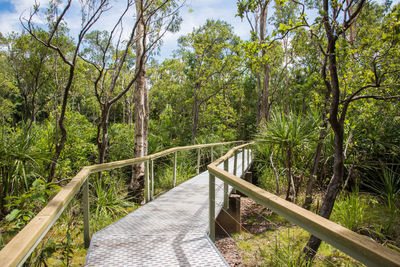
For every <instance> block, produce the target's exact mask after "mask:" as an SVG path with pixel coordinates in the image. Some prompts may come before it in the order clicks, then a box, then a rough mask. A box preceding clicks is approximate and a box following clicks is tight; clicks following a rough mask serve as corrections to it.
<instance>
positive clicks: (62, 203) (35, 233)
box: [0, 141, 243, 267]
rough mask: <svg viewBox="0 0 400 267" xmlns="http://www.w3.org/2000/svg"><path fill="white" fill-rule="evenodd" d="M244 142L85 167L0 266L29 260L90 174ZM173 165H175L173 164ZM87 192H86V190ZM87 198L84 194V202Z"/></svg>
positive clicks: (13, 243) (2, 255)
mask: <svg viewBox="0 0 400 267" xmlns="http://www.w3.org/2000/svg"><path fill="white" fill-rule="evenodd" d="M241 142H243V141H233V142H223V143H212V144H199V145H192V146H180V147H174V148H170V149H167V150H164V151H161V152H158V153H155V154H152V155H149V156H145V157H140V158H132V159H128V160H120V161H115V162H110V163H103V164H96V165H92V166H86V167H84V168H82V169H81V171H79V173H78V174H77V175H76V176H75V177H74V178H73V179H72V180H71V181H70V182H69V183H68V184H67V185H66V186H64V187H63V188H62V189H61V190H60V192H58V193H57V194H56V195H55V197H54V198H53V199H52V200H50V202H49V203H48V204H47V205H46V206H45V207H44V208H43V209H42V210H41V211H40V212H39V213H38V214H37V215H36V216H35V217H34V218H33V219H32V220H31V221H30V222H29V223H28V224H27V225H26V226H25V227H24V228H23V229H22V230H21V231H20V232H19V233H18V234H17V235H16V236H14V238H13V239H11V240H10V242H8V244H7V245H6V246H5V247H4V248H3V249H2V250H1V251H0V263H1V266H2V267H3V266H4V267H6V266H7V267H8V266H10V267H11V266H20V265H22V264H23V263H24V262H25V260H26V259H27V258H28V257H29V255H30V254H31V253H32V251H33V250H34V249H35V248H36V246H37V245H38V244H39V242H40V241H41V240H42V239H43V237H44V236H45V235H46V233H47V232H48V231H49V230H50V228H51V227H52V226H53V225H54V223H55V222H56V221H57V219H58V217H60V215H61V214H62V212H63V211H64V209H65V208H66V207H67V205H68V203H69V202H70V201H71V200H72V199H73V197H74V196H75V195H76V194H77V193H78V191H79V189H80V188H81V187H82V185H83V184H85V183H86V186H87V178H88V176H89V175H90V174H91V173H97V172H101V171H105V170H111V169H115V168H121V167H124V166H128V165H133V164H137V163H142V162H145V161H148V160H151V159H156V158H160V157H163V156H166V155H168V154H171V153H175V152H181V151H185V150H190V149H200V148H206V147H214V146H222V145H229V144H234V143H241ZM175 162H176V161H175ZM86 192H87V190H86ZM87 198H88V196H87V194H86V199H87ZM86 202H87V203H86V207H84V213H85V220H87V222H86V224H87V225H88V216H86V215H87V213H88V209H89V204H88V201H86ZM88 229H89V228H85V232H86V233H85V243H86V241H87V240H88V239H87V238H88V237H89V231H88Z"/></svg>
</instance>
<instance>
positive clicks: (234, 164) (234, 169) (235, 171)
mask: <svg viewBox="0 0 400 267" xmlns="http://www.w3.org/2000/svg"><path fill="white" fill-rule="evenodd" d="M233 175H235V176H236V175H237V151H235V154H234V156H233ZM232 193H233V194H236V189H235V188H233V189H232Z"/></svg>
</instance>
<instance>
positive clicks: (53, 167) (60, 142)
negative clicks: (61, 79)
mask: <svg viewBox="0 0 400 267" xmlns="http://www.w3.org/2000/svg"><path fill="white" fill-rule="evenodd" d="M74 64H75V63H74ZM74 64H73V65H71V66H70V69H69V78H68V82H67V85H66V86H65V88H64V93H63V98H62V104H61V113H60V117H59V119H58V126H59V129H60V133H61V137H60V140H56V148H55V152H54V154H53V158H52V161H51V166H50V175H49V179H48V181H49V182H50V181H51V180H53V178H54V176H55V174H56V169H57V164H58V160H59V158H60V155H61V152H62V150H63V149H64V145H65V141H66V140H67V130H66V129H65V125H64V120H65V113H66V111H67V103H68V95H69V90H70V88H71V86H72V80H73V79H74V74H75V65H74Z"/></svg>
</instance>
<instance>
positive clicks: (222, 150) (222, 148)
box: [220, 145, 224, 157]
mask: <svg viewBox="0 0 400 267" xmlns="http://www.w3.org/2000/svg"><path fill="white" fill-rule="evenodd" d="M220 148H221V155H220V157H222V156H223V155H224V145H221V146H220Z"/></svg>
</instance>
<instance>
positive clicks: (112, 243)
mask: <svg viewBox="0 0 400 267" xmlns="http://www.w3.org/2000/svg"><path fill="white" fill-rule="evenodd" d="M244 156H245V165H246V163H247V158H246V156H247V153H245V155H244ZM229 167H230V168H229V171H230V172H231V173H233V158H231V159H230V160H229ZM221 168H222V166H221ZM246 168H247V167H246ZM241 174H242V153H239V154H238V159H237V176H241ZM208 190H209V188H208V171H205V172H203V173H201V174H199V175H197V176H195V177H194V178H192V179H190V180H188V181H186V182H184V183H182V184H180V185H179V186H177V187H175V188H173V189H171V190H170V191H168V192H167V193H165V194H163V195H162V196H160V197H158V198H157V199H155V200H153V201H151V202H149V203H148V204H146V205H144V206H142V207H141V208H139V209H137V210H135V211H134V212H132V213H130V214H128V215H127V216H126V217H124V218H122V219H121V220H119V221H117V222H115V223H113V224H111V225H109V226H108V227H106V228H104V229H102V230H100V231H99V232H97V233H95V234H94V235H93V237H92V241H91V244H90V247H89V251H88V254H87V256H86V262H85V266H227V263H226V262H225V260H224V258H223V257H222V255H221V254H220V253H219V251H218V250H217V249H216V248H215V246H214V244H213V243H212V242H211V241H210V240H209V238H208V236H207V232H208V205H209V204H208ZM222 203H223V182H222V181H220V180H219V179H216V214H218V213H219V211H220V210H221V207H222Z"/></svg>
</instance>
